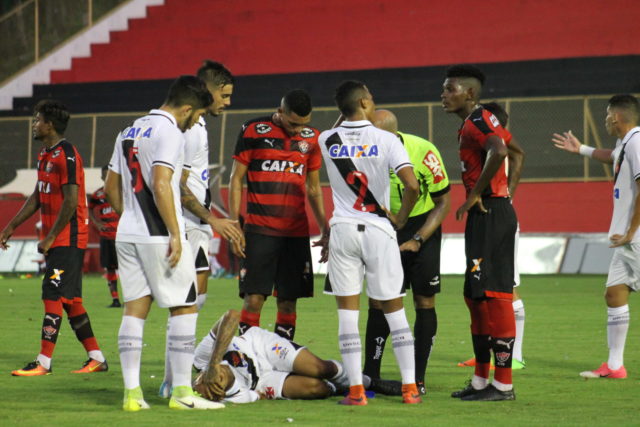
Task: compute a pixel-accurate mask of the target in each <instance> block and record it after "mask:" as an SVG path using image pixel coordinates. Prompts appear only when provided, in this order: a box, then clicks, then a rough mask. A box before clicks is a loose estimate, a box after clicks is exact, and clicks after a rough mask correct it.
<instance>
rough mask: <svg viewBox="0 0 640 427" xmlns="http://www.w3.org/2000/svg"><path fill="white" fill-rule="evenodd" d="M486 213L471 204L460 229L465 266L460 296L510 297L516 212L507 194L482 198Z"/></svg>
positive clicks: (512, 280)
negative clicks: (463, 244) (465, 223)
mask: <svg viewBox="0 0 640 427" xmlns="http://www.w3.org/2000/svg"><path fill="white" fill-rule="evenodd" d="M482 203H483V204H484V207H485V208H486V209H487V210H488V212H487V213H481V212H480V210H478V209H477V208H475V207H474V208H472V209H471V210H470V211H469V213H468V217H467V225H466V227H465V231H464V240H465V253H466V256H467V269H466V272H465V278H464V296H465V297H467V298H472V299H482V298H485V297H492V298H511V297H512V294H513V285H514V284H515V281H514V265H515V264H514V247H515V235H516V229H517V228H518V220H517V218H516V213H515V211H514V210H513V206H511V200H509V199H507V198H485V199H482Z"/></svg>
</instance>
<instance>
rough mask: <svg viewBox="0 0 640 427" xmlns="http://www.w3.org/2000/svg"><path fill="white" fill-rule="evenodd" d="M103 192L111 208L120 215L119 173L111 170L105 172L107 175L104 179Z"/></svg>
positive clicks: (120, 190) (120, 185)
mask: <svg viewBox="0 0 640 427" xmlns="http://www.w3.org/2000/svg"><path fill="white" fill-rule="evenodd" d="M104 193H105V195H106V196H107V202H109V204H110V205H111V208H112V209H113V210H114V211H116V213H117V214H118V215H122V211H123V206H122V177H121V176H120V174H118V173H115V172H114V171H112V170H109V171H108V172H107V177H106V178H105V180H104Z"/></svg>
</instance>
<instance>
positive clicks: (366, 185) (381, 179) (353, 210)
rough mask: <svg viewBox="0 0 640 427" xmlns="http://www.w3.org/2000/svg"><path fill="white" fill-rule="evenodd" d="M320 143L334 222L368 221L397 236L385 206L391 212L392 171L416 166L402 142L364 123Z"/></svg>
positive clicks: (327, 134) (326, 133)
mask: <svg viewBox="0 0 640 427" xmlns="http://www.w3.org/2000/svg"><path fill="white" fill-rule="evenodd" d="M318 143H319V145H320V149H321V150H322V157H323V158H324V163H325V165H326V167H327V174H328V176H329V183H330V184H331V190H332V192H333V206H334V210H333V218H332V220H331V221H332V223H335V222H340V221H342V220H345V221H349V222H351V221H353V220H357V221H366V222H368V223H371V224H374V225H377V226H379V227H382V228H383V229H385V230H387V231H389V232H391V233H393V235H395V232H394V231H393V227H392V225H391V222H390V221H389V219H388V218H387V216H386V214H385V212H384V211H383V210H382V209H381V206H384V207H385V208H387V209H389V190H390V188H389V171H393V172H394V173H396V174H397V173H398V171H399V170H400V169H403V168H405V167H411V168H412V167H413V165H412V164H411V162H410V161H409V156H408V155H407V151H406V150H405V149H404V147H403V146H402V143H401V142H400V140H399V139H398V138H397V137H396V136H395V135H393V134H392V133H389V132H386V131H383V130H380V129H378V128H376V127H375V126H373V125H372V124H371V122H369V121H368V120H360V121H355V122H349V121H345V122H343V123H342V124H341V125H340V126H339V127H337V128H335V129H331V130H327V131H324V132H322V133H321V134H320V138H319V140H318Z"/></svg>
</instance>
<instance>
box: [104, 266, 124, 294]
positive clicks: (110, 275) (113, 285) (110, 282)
mask: <svg viewBox="0 0 640 427" xmlns="http://www.w3.org/2000/svg"><path fill="white" fill-rule="evenodd" d="M105 278H106V279H107V286H109V292H110V293H111V298H113V299H119V298H120V297H119V295H118V273H117V272H116V271H115V270H107V274H105Z"/></svg>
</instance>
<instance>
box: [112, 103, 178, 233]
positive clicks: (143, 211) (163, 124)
mask: <svg viewBox="0 0 640 427" xmlns="http://www.w3.org/2000/svg"><path fill="white" fill-rule="evenodd" d="M183 160H184V136H183V133H182V132H181V131H180V129H179V128H178V126H177V122H176V119H175V118H174V117H173V116H172V115H171V114H169V113H167V112H166V111H162V110H151V111H150V112H149V114H148V115H146V116H144V117H141V118H139V119H137V120H136V121H135V122H133V125H131V126H129V127H127V128H125V129H124V130H123V131H122V132H120V134H119V135H118V137H117V138H116V144H115V148H114V150H113V155H112V156H111V161H110V162H109V169H111V170H112V171H114V172H115V173H117V174H119V175H120V176H121V177H122V199H123V212H122V216H121V217H120V222H119V224H118V232H117V234H116V241H120V242H131V243H165V242H168V241H169V233H168V231H167V228H166V226H165V224H164V222H163V221H162V218H161V217H160V213H159V211H158V208H157V206H156V203H155V200H154V197H153V192H152V190H151V189H152V188H153V174H152V170H153V167H154V166H164V167H168V168H170V169H172V170H173V177H172V178H171V189H172V190H173V204H174V209H175V212H176V217H177V219H178V225H179V226H180V235H181V236H183V235H184V232H185V228H184V220H183V218H182V208H181V205H180V173H181V171H182V164H183Z"/></svg>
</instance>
